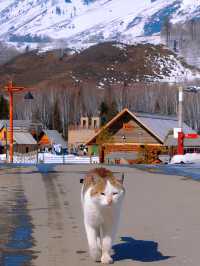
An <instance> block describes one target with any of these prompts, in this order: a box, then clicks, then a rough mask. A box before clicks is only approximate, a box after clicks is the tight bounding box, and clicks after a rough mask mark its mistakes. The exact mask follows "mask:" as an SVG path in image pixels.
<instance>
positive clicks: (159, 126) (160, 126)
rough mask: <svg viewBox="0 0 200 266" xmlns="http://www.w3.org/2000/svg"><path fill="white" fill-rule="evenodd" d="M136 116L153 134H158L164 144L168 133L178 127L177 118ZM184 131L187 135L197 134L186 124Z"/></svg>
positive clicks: (151, 115) (147, 115)
mask: <svg viewBox="0 0 200 266" xmlns="http://www.w3.org/2000/svg"><path fill="white" fill-rule="evenodd" d="M136 116H137V117H138V118H139V120H140V121H141V122H142V124H143V125H145V126H146V127H148V128H149V129H151V131H152V132H154V133H156V135H157V136H159V138H160V139H161V140H162V141H163V142H164V140H165V137H166V135H167V134H168V132H169V131H170V130H173V129H174V128H177V127H178V119H177V118H176V117H171V116H161V115H154V114H141V113H137V114H136ZM183 131H184V132H185V133H189V132H190V133H192V132H195V131H194V130H193V129H192V128H191V127H189V126H188V125H186V124H185V123H183Z"/></svg>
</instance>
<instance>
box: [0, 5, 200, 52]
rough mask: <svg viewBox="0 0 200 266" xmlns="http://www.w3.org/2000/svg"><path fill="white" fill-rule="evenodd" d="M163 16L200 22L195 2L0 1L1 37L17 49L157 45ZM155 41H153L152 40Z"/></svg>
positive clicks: (199, 8) (199, 12) (199, 9)
mask: <svg viewBox="0 0 200 266" xmlns="http://www.w3.org/2000/svg"><path fill="white" fill-rule="evenodd" d="M167 17H170V18H172V19H173V21H174V22H176V21H180V20H188V19H192V18H198V17H200V3H199V0H156V1H155V0H154V1H151V0H143V1H141V0H134V1H133V0H123V1H122V0H96V1H95V0H31V1H30V0H1V1H0V25H1V27H0V38H1V39H4V40H7V41H11V42H14V43H16V44H17V45H24V44H25V45H27V44H29V45H31V44H33V43H36V44H38V43H40V44H43V45H44V46H45V45H46V46H47V43H48V45H49V43H50V48H52V47H55V46H60V45H61V43H58V41H56V40H59V39H62V40H63V41H64V43H65V46H66V45H68V46H71V47H72V46H74V47H80V48H82V47H85V46H86V47H88V46H90V45H92V44H94V43H98V42H102V41H111V40H112V41H113V40H115V41H116V40H117V41H123V42H126V43H133V42H134V41H135V40H139V41H144V40H148V41H149V40H153V41H154V42H159V37H158V38H155V35H156V34H159V32H160V29H161V27H162V24H163V23H164V21H165V20H166V18H167ZM151 36H153V38H151Z"/></svg>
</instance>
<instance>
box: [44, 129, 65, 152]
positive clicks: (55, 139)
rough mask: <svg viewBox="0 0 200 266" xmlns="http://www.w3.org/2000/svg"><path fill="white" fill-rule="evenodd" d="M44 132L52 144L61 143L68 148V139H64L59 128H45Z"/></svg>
mask: <svg viewBox="0 0 200 266" xmlns="http://www.w3.org/2000/svg"><path fill="white" fill-rule="evenodd" d="M44 133H45V134H46V135H47V137H48V139H49V140H50V141H51V142H52V144H60V145H62V147H63V148H66V141H65V140H64V139H63V137H62V136H61V134H60V133H59V132H58V131H57V130H49V129H47V130H44Z"/></svg>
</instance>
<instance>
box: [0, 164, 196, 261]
mask: <svg viewBox="0 0 200 266" xmlns="http://www.w3.org/2000/svg"><path fill="white" fill-rule="evenodd" d="M91 167H92V166H88V165H82V166H79V165H68V166H67V165H60V166H56V167H55V168H54V169H51V170H53V171H52V172H50V173H41V172H40V171H38V169H37V168H36V167H28V168H27V167H24V168H23V167H21V168H12V169H10V168H8V167H5V168H1V169H0V213H1V216H0V217H1V218H0V236H1V237H0V265H3V266H10V265H12V266H22V265H24V264H23V263H25V265H34V266H71V265H73V266H76V265H77V266H86V265H87V266H92V265H97V264H95V263H93V262H92V261H91V259H90V258H89V255H88V251H87V242H86V236H85V232H84V227H83V219H82V218H83V217H82V211H81V205H80V188H81V185H80V183H79V179H80V178H81V177H83V176H84V173H86V172H87V171H88V170H89V169H90V168H91ZM109 168H110V169H111V170H113V171H115V172H117V175H119V176H120V173H121V172H122V171H123V172H124V173H125V186H126V197H125V201H124V205H123V210H122V215H121V222H120V226H119V231H118V236H117V239H116V242H115V245H114V247H113V248H114V250H115V255H114V260H115V264H116V265H123V266H129V265H135V266H137V265H144V266H145V265H149V266H151V265H155V266H165V265H166V266H184V265H185V266H199V265H200V259H199V257H200V255H199V253H200V252H199V246H200V212H199V203H200V183H199V182H195V181H192V180H189V179H185V178H183V177H180V176H179V177H178V176H172V175H170V176H167V175H163V174H155V173H150V172H144V171H140V170H137V169H135V168H130V167H114V166H113V167H109ZM12 263H13V264H12Z"/></svg>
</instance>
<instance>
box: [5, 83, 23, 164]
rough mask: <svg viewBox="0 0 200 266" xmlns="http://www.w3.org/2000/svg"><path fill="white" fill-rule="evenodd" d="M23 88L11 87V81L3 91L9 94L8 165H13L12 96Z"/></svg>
mask: <svg viewBox="0 0 200 266" xmlns="http://www.w3.org/2000/svg"><path fill="white" fill-rule="evenodd" d="M24 89H25V88H24V87H15V86H13V82H12V80H11V81H9V82H8V85H7V86H5V90H6V91H7V92H8V94H9V120H10V129H9V132H10V138H9V140H10V141H9V155H10V156H9V157H10V160H9V161H10V163H13V94H14V93H18V92H21V91H23V90H24Z"/></svg>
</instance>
